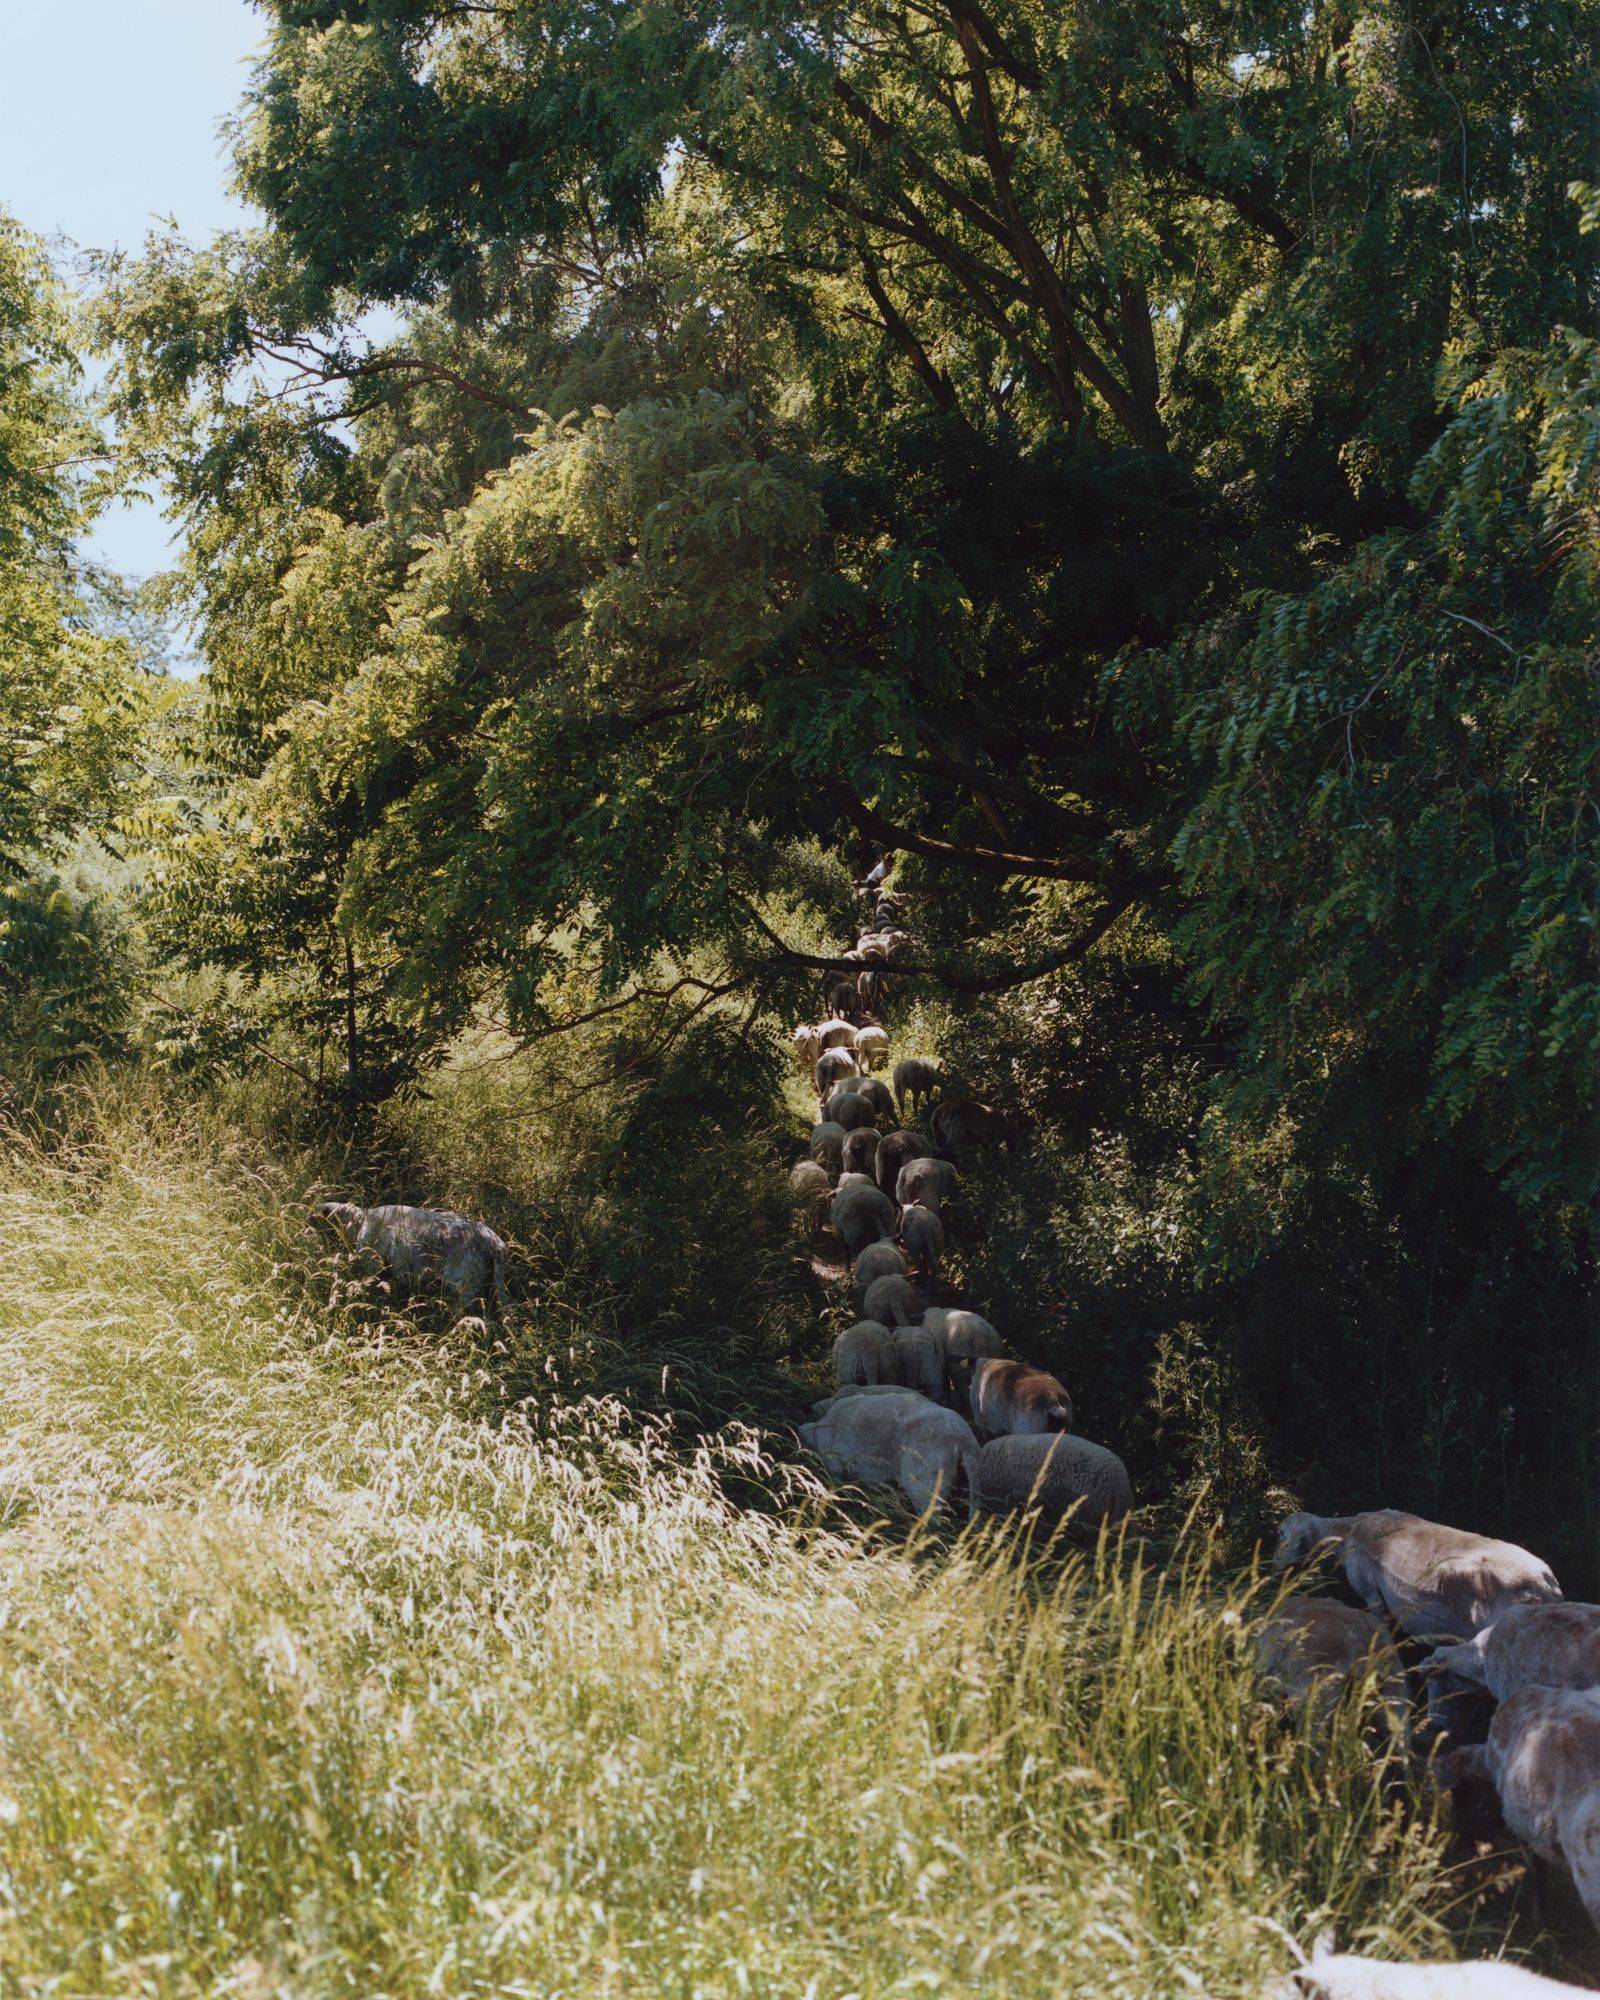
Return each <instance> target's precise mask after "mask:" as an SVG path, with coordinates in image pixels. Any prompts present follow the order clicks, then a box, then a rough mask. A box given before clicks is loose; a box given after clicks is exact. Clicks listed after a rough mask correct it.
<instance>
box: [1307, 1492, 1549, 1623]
mask: <svg viewBox="0 0 1600 2000" xmlns="http://www.w3.org/2000/svg"><path fill="white" fill-rule="evenodd" d="M1319 1550H1320V1551H1325V1552H1327V1553H1329V1554H1331V1555H1333V1556H1334V1557H1335V1558H1336V1559H1337V1560H1338V1561H1339V1562H1340V1563H1341V1564H1342V1565H1343V1567H1344V1573H1345V1577H1346V1579H1347V1581H1348V1582H1349V1584H1350V1587H1351V1589H1352V1590H1354V1591H1355V1593H1356V1595H1357V1596H1358V1597H1359V1598H1360V1599H1361V1600H1362V1602H1363V1603H1364V1604H1365V1605H1366V1606H1367V1608H1368V1610H1370V1611H1387V1612H1388V1613H1389V1615H1390V1617H1391V1618H1393V1619H1394V1620H1395V1622H1396V1623H1397V1624H1398V1625H1399V1626H1400V1628H1401V1630H1402V1631H1403V1632H1405V1633H1406V1634H1407V1635H1408V1636H1409V1637H1411V1638H1413V1639H1426V1638H1434V1639H1442V1638H1453V1639H1470V1638H1472V1637H1473V1636H1474V1635H1475V1634H1476V1633H1478V1632H1480V1631H1482V1629H1483V1627H1484V1626H1485V1625H1487V1624H1489V1623H1490V1622H1491V1620H1493V1619H1494V1618H1496V1617H1497V1616H1498V1615H1499V1614H1500V1613H1501V1612H1502V1611H1504V1610H1505V1609H1507V1608H1508V1607H1509V1606H1510V1605H1513V1604H1532V1603H1539V1602H1547V1601H1549V1600H1550V1599H1552V1598H1559V1597H1560V1595H1561V1586H1560V1584H1558V1583H1557V1582H1556V1580H1555V1578H1554V1576H1552V1575H1551V1573H1550V1569H1549V1566H1548V1565H1547V1564H1546V1563H1543V1562H1541V1561H1540V1560H1539V1558H1538V1557H1537V1556H1535V1555H1530V1554H1529V1553H1528V1551H1527V1550H1526V1549H1520V1548H1518V1547H1517V1545H1516V1544H1515V1543H1514V1542H1496V1541H1490V1540H1489V1539H1488V1537H1487V1536H1484V1535H1473V1534H1468V1533H1466V1532H1465V1531H1464V1530H1463V1529H1461V1528H1447V1527H1443V1526H1441V1525H1440V1523H1439V1522H1437V1521H1424V1520H1421V1519H1420V1518H1419V1517H1418V1516H1417V1515H1415V1514H1402V1513H1399V1512H1397V1511H1396V1510H1395V1509H1394V1508H1392V1507H1382V1508H1379V1509H1377V1510H1375V1511H1374V1512H1372V1513H1369V1514H1346V1515H1323V1514H1291V1515H1290V1516H1289V1517H1288V1519H1287V1520H1285V1521H1284V1523H1283V1524H1282V1526H1281V1527H1280V1528H1279V1530H1278V1546H1277V1551H1276V1553H1275V1555H1274V1557H1273V1564H1274V1567H1276V1568H1278V1569H1287V1568H1289V1567H1290V1566H1291V1565H1293V1564H1295V1563H1300V1562H1304V1561H1306V1560H1307V1559H1308V1558H1309V1557H1310V1556H1312V1555H1313V1554H1315V1553H1317V1552H1318V1551H1319Z"/></svg>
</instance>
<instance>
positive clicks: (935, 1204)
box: [894, 1154, 961, 1215]
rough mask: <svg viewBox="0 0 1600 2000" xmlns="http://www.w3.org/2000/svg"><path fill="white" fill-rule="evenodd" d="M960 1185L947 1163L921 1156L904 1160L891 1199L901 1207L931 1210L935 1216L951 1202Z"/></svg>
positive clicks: (959, 1177) (928, 1156)
mask: <svg viewBox="0 0 1600 2000" xmlns="http://www.w3.org/2000/svg"><path fill="white" fill-rule="evenodd" d="M960 1184H961V1176H960V1175H959V1174H958V1173H957V1172H956V1170H955V1168H954V1167H953V1166H951V1164H950V1162H949V1161H948V1160H936V1159H934V1158H933V1157H932V1156H931V1155H927V1154H925V1155H922V1156H921V1157H919V1158H917V1159H911V1160H907V1161H906V1163H905V1165H904V1166H903V1167H902V1168H901V1169H900V1173H899V1176H898V1178H897V1179H896V1181H895V1184H894V1198H895V1200H896V1201H897V1202H899V1204H900V1206H901V1207H902V1208H910V1207H911V1206H912V1205H913V1204H915V1205H916V1206H917V1207H919V1208H931V1209H932V1210H933V1212H934V1214H935V1215H937V1214H938V1212H939V1210H940V1209H941V1208H942V1207H943V1206H944V1204H945V1203H946V1202H947V1201H949V1200H951V1199H952V1198H953V1197H954V1195H955V1194H956V1191H957V1189H958V1188H959V1187H960Z"/></svg>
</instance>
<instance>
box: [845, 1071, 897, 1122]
mask: <svg viewBox="0 0 1600 2000" xmlns="http://www.w3.org/2000/svg"><path fill="white" fill-rule="evenodd" d="M854 1089H855V1092H856V1095H857V1096H858V1097H864V1098H865V1099H866V1100H867V1102H868V1103H869V1104H870V1105H871V1106H872V1111H873V1117H874V1119H875V1120H876V1119H878V1118H881V1119H882V1120H883V1121H884V1123H885V1124H889V1123H891V1122H892V1121H893V1119H894V1118H895V1116H896V1115H897V1114H896V1112H895V1108H894V1099H893V1098H892V1097H891V1096H890V1095H889V1086H888V1085H887V1084H885V1083H880V1082H879V1080H878V1079H877V1077H875V1076H858V1077H857V1078H856V1079H855V1082H854Z"/></svg>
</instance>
